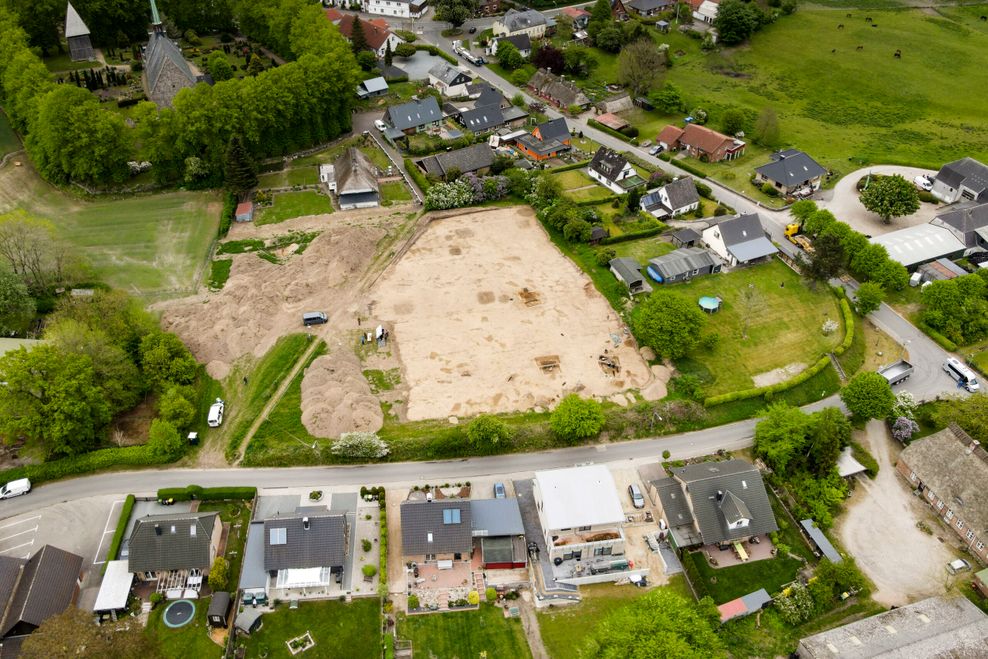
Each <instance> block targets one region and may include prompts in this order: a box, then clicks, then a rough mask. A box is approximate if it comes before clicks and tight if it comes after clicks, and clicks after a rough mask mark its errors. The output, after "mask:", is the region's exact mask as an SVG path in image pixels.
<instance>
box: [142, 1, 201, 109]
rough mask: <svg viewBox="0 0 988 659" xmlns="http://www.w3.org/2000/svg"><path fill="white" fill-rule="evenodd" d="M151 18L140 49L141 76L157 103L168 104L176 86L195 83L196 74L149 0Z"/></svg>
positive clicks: (182, 87)
mask: <svg viewBox="0 0 988 659" xmlns="http://www.w3.org/2000/svg"><path fill="white" fill-rule="evenodd" d="M151 21H152V24H153V26H154V27H153V29H152V31H151V34H150V37H149V39H148V45H147V49H146V50H145V52H144V80H145V81H146V83H147V92H148V97H149V98H150V99H151V100H152V101H154V102H155V103H156V104H157V105H158V106H159V107H171V104H172V101H173V100H174V98H175V95H176V94H178V92H179V91H180V90H182V89H185V88H186V87H194V86H195V84H196V77H195V75H193V74H192V69H191V68H189V63H188V62H186V61H185V58H184V57H182V51H181V50H179V47H178V46H176V45H175V43H174V42H173V41H172V40H171V39H169V38H168V35H166V34H165V30H164V28H163V27H162V25H161V19H160V18H159V16H158V8H157V6H156V5H155V4H154V0H151Z"/></svg>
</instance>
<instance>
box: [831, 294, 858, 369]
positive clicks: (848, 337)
mask: <svg viewBox="0 0 988 659" xmlns="http://www.w3.org/2000/svg"><path fill="white" fill-rule="evenodd" d="M841 290H842V291H843V290H844V289H843V288H842V289H841ZM840 310H841V313H842V314H843V315H844V340H843V341H841V344H840V345H839V346H837V347H836V348H834V354H835V355H843V354H844V351H845V350H847V349H848V348H850V347H851V344H852V343H854V312H853V311H851V304H850V303H849V302H848V301H847V298H846V297H842V298H841V299H840Z"/></svg>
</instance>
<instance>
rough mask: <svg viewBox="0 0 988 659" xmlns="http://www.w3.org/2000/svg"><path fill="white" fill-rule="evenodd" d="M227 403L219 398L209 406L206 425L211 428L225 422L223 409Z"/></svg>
mask: <svg viewBox="0 0 988 659" xmlns="http://www.w3.org/2000/svg"><path fill="white" fill-rule="evenodd" d="M225 407H226V404H225V403H224V402H223V399H222V398H217V399H216V402H215V403H213V404H212V405H210V406H209V415H208V416H207V417H206V425H207V426H209V427H210V428H219V427H220V425H222V423H223V410H224V408H225Z"/></svg>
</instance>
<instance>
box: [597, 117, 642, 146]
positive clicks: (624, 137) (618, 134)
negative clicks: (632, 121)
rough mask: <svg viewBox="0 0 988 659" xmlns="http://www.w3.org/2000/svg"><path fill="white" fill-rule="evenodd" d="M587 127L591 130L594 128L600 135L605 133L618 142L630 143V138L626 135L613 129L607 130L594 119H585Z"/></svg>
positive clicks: (607, 128)
mask: <svg viewBox="0 0 988 659" xmlns="http://www.w3.org/2000/svg"><path fill="white" fill-rule="evenodd" d="M587 125H588V126H592V127H593V128H596V129H597V130H599V131H601V132H602V133H607V134H608V135H610V136H611V137H616V138H618V139H619V140H624V141H625V142H630V141H631V137H629V136H628V135H625V134H624V133H621V132H618V131H616V130H614V129H613V128H609V127H607V126H605V125H604V124H602V123H600V122H599V121H597V120H596V119H587Z"/></svg>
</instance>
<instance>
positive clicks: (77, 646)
mask: <svg viewBox="0 0 988 659" xmlns="http://www.w3.org/2000/svg"><path fill="white" fill-rule="evenodd" d="M19 656H20V657H21V659H79V658H80V657H113V658H114V659H149V658H150V657H156V656H160V653H159V650H158V648H157V647H155V644H154V643H153V642H152V641H151V638H150V637H149V636H148V635H147V634H145V633H144V626H143V625H141V624H138V623H137V622H136V621H135V620H134V619H133V618H130V617H129V616H128V617H127V618H125V619H122V620H120V621H118V622H104V623H102V624H99V625H97V624H94V623H93V614H92V612H91V611H83V610H82V609H77V608H76V607H74V606H70V607H69V608H67V609H65V610H64V611H62V612H61V613H58V614H56V615H53V616H51V617H50V618H48V619H47V620H45V621H44V622H43V623H41V626H40V627H38V628H37V629H36V630H35V631H34V633H33V634H30V635H29V636H28V637H27V638H26V639H25V640H24V644H23V645H22V646H21V653H20V655H19Z"/></svg>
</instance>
